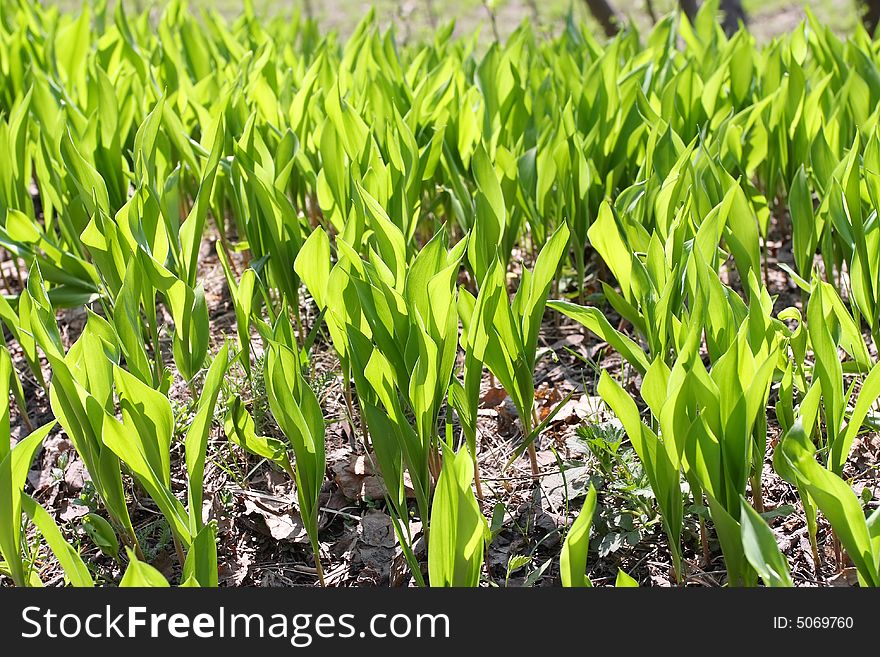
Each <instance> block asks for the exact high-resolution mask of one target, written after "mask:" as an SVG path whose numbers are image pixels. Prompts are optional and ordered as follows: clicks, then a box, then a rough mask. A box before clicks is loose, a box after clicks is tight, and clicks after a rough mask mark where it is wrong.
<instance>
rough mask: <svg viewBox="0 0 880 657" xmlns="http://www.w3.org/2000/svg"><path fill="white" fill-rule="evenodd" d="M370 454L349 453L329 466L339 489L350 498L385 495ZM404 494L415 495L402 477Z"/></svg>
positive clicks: (357, 498) (361, 498) (358, 498)
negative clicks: (345, 457) (346, 456)
mask: <svg viewBox="0 0 880 657" xmlns="http://www.w3.org/2000/svg"><path fill="white" fill-rule="evenodd" d="M371 461H372V459H371V457H370V455H363V454H349V456H348V458H347V459H346V460H342V461H337V462H336V463H334V464H333V465H331V466H330V469H331V470H332V471H333V475H334V476H333V479H334V481H335V482H336V485H337V486H338V487H339V490H340V491H341V492H342V494H343V495H345V497H346V498H348V499H350V500H355V501H358V502H362V501H364V500H381V499H383V498H384V497H385V484H384V483H383V481H382V477H381V475H379V473H378V472H376V470H375V469H374V468H373V466H372V464H371ZM404 486H405V488H406V496H407V497H409V498H414V497H415V491H414V490H413V488H412V485H411V484H410V483H409V482H408V481H407V480H406V479H404Z"/></svg>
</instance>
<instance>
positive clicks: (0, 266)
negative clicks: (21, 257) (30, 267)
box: [0, 250, 15, 294]
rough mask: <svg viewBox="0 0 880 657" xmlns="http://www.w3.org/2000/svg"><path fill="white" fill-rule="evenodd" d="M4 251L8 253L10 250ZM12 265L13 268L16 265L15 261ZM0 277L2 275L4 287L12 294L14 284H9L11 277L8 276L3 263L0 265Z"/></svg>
mask: <svg viewBox="0 0 880 657" xmlns="http://www.w3.org/2000/svg"><path fill="white" fill-rule="evenodd" d="M3 253H4V254H6V253H8V251H6V250H4V251H3ZM4 260H5V258H4ZM10 260H11V258H10ZM12 266H13V268H14V267H15V263H14V262H13V263H12ZM0 277H2V279H3V288H4V289H5V290H6V292H8V293H9V294H12V292H13V290H12V286H11V285H10V284H9V279H8V278H6V271H5V270H4V269H3V266H2V265H0Z"/></svg>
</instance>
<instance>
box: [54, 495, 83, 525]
mask: <svg viewBox="0 0 880 657" xmlns="http://www.w3.org/2000/svg"><path fill="white" fill-rule="evenodd" d="M88 512H89V507H87V506H85V505H82V504H77V503H76V502H71V501H70V500H67V499H64V500H61V512H60V513H59V514H58V518H59V519H61V520H62V521H64V522H72V521H74V520H78V519H79V518H82V517H83V516H84V515H86V514H87V513H88Z"/></svg>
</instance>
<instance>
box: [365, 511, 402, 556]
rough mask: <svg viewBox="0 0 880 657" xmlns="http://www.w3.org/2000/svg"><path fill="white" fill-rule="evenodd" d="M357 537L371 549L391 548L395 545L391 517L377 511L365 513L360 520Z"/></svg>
mask: <svg viewBox="0 0 880 657" xmlns="http://www.w3.org/2000/svg"><path fill="white" fill-rule="evenodd" d="M358 535H359V537H360V540H361V542H362V543H365V544H367V545H371V546H373V547H384V548H393V547H394V546H395V545H397V537H396V536H395V534H394V525H393V524H392V522H391V517H390V516H389V515H388V514H387V513H383V512H382V511H379V510H377V509H371V510H370V511H367V512H366V513H365V514H364V516H363V517H362V518H361V524H360V527H359V528H358Z"/></svg>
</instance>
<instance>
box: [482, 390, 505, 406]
mask: <svg viewBox="0 0 880 657" xmlns="http://www.w3.org/2000/svg"><path fill="white" fill-rule="evenodd" d="M505 399H507V392H506V391H505V390H504V388H489V389H488V390H487V391H486V392H484V393H483V396H482V397H480V406H481V407H482V408H495V407H496V406H499V405H500V404H501V403H502V402H503V401H504V400H505Z"/></svg>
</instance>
